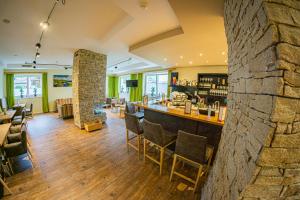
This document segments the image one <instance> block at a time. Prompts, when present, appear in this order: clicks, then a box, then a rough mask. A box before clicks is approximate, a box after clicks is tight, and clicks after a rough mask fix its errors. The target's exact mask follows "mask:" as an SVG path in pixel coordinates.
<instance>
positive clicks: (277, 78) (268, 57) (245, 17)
mask: <svg viewBox="0 0 300 200" xmlns="http://www.w3.org/2000/svg"><path fill="white" fill-rule="evenodd" d="M224 19H225V30H226V36H227V43H228V56H229V58H228V63H229V64H228V65H229V85H230V86H229V87H230V88H229V95H228V113H227V116H226V123H225V126H224V128H223V133H222V137H221V141H220V144H219V149H218V152H217V156H216V159H215V161H214V164H213V167H212V169H211V170H210V172H209V175H208V179H207V180H206V183H205V185H204V186H203V188H202V192H201V199H203V200H221V199H224V200H227V199H228V200H235V199H241V200H263V199H265V200H273V199H274V200H275V199H276V200H277V199H279V200H280V199H290V200H292V199H300V1H299V0H225V2H224Z"/></svg>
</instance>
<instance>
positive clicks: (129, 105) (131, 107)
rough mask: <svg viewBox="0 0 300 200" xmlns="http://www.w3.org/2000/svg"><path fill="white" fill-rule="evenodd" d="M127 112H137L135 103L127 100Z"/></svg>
mask: <svg viewBox="0 0 300 200" xmlns="http://www.w3.org/2000/svg"><path fill="white" fill-rule="evenodd" d="M125 112H127V113H130V114H133V113H135V106H134V104H133V103H130V102H127V103H126V106H125Z"/></svg>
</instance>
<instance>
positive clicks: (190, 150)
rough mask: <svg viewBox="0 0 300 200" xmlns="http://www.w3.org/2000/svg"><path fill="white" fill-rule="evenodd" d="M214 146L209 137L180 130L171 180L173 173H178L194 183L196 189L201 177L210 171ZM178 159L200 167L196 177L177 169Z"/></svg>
mask: <svg viewBox="0 0 300 200" xmlns="http://www.w3.org/2000/svg"><path fill="white" fill-rule="evenodd" d="M213 151H214V148H213V147H212V146H210V145H208V144H207V138H206V137H203V136H200V135H194V134H190V133H187V132H184V131H181V130H179V131H178V137H177V140H176V147H175V153H174V158H173V165H172V170H171V174H170V181H172V178H173V175H174V174H175V175H177V176H179V177H181V178H183V179H185V180H187V181H189V182H191V183H193V184H194V191H195V189H196V188H197V185H198V183H199V180H200V178H201V177H202V176H203V175H204V174H205V173H207V172H208V170H209V167H210V164H211V160H212V155H213ZM177 161H183V162H184V163H188V164H189V165H191V166H193V167H196V168H197V169H198V172H197V175H196V178H195V179H194V178H193V177H190V176H187V175H184V174H182V173H180V172H178V171H176V164H177Z"/></svg>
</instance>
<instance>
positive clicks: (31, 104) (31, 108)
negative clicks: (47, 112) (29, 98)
mask: <svg viewBox="0 0 300 200" xmlns="http://www.w3.org/2000/svg"><path fill="white" fill-rule="evenodd" d="M32 110H33V103H30V112H32Z"/></svg>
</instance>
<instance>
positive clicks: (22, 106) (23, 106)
mask: <svg viewBox="0 0 300 200" xmlns="http://www.w3.org/2000/svg"><path fill="white" fill-rule="evenodd" d="M25 106H26V104H25V103H19V104H15V105H14V106H13V109H16V108H18V107H20V108H25Z"/></svg>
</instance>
